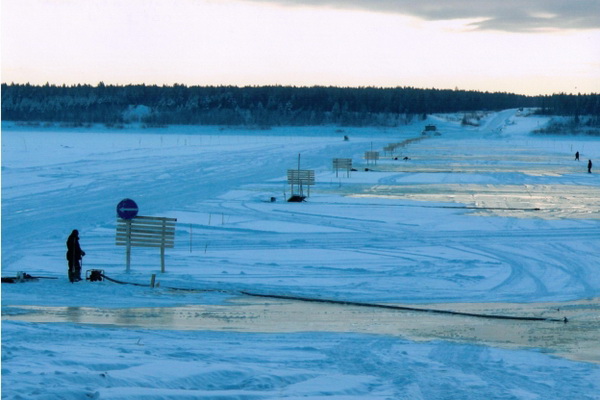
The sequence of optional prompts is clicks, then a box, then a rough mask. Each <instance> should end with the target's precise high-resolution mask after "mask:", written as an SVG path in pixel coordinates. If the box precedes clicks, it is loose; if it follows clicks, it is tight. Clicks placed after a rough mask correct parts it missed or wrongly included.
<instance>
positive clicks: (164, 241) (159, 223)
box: [116, 216, 177, 272]
mask: <svg viewBox="0 0 600 400" xmlns="http://www.w3.org/2000/svg"><path fill="white" fill-rule="evenodd" d="M176 223H177V218H166V217H143V216H138V217H135V218H132V219H121V218H119V219H117V235H116V244H117V246H126V247H127V249H126V251H127V254H126V256H127V265H126V268H127V272H129V266H130V260H131V247H157V248H160V256H161V263H160V267H161V268H160V270H161V272H165V249H166V248H173V247H174V246H175V224H176Z"/></svg>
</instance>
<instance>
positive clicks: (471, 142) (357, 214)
mask: <svg viewBox="0 0 600 400" xmlns="http://www.w3.org/2000/svg"><path fill="white" fill-rule="evenodd" d="M545 122H546V120H545V119H543V118H538V117H534V116H529V117H522V116H519V115H517V113H516V112H515V110H508V111H504V112H501V113H492V114H490V115H488V116H487V118H486V119H485V120H484V123H483V124H482V126H481V127H479V128H475V127H467V128H465V127H461V126H460V116H436V117H430V119H429V120H428V121H423V122H419V123H418V124H414V125H412V126H407V127H402V128H398V129H374V128H364V129H357V128H335V127H321V128H274V129H272V130H268V131H245V130H241V129H219V128H206V127H171V128H168V129H159V130H141V129H133V128H131V129H125V130H122V131H114V130H106V129H103V128H93V129H83V130H81V131H79V130H73V129H60V128H48V127H47V128H35V129H33V128H24V127H18V126H15V125H14V124H3V127H2V128H3V129H2V276H3V277H4V276H15V275H16V274H17V272H18V271H25V272H27V273H29V274H31V275H34V276H44V277H56V278H58V279H41V280H39V281H37V282H27V283H20V284H12V285H11V284H3V285H2V397H3V398H6V399H49V398H64V399H81V398H100V399H142V398H143V399H153V398H154V399H188V398H189V399H198V398H206V399H282V398H286V399H296V398H308V399H320V398H331V399H447V398H462V399H488V398H492V399H564V398H578V399H598V398H600V395H599V394H598V393H600V383H598V382H600V367H599V365H598V364H599V362H600V356H599V354H600V345H597V344H595V343H599V342H598V340H600V305H599V301H598V297H600V296H599V295H600V274H598V265H599V264H600V254H599V253H598V248H600V224H599V222H600V221H599V220H600V213H599V212H598V206H599V202H600V178H599V177H598V175H597V174H595V173H593V174H588V173H587V168H586V164H587V160H588V159H592V160H594V159H599V160H600V141H599V140H597V139H596V140H595V139H590V138H581V137H536V136H532V135H531V134H530V132H531V130H533V129H535V128H536V127H538V126H540V125H542V124H544V123H545ZM430 123H433V124H436V125H437V126H438V129H439V131H440V132H441V136H434V135H432V136H429V137H422V136H421V134H420V133H421V130H422V129H423V126H424V125H426V124H430ZM344 135H347V136H349V137H350V140H349V141H343V140H342V138H343V136H344ZM414 138H418V139H419V140H410V139H414ZM391 143H406V144H405V145H404V146H402V147H399V148H398V149H397V150H396V152H395V154H394V155H393V157H390V156H389V155H386V157H383V158H382V159H380V160H379V161H377V164H376V165H375V164H369V165H366V162H365V160H363V158H362V157H363V154H364V152H365V151H370V150H376V151H381V152H382V156H383V151H382V149H383V147H385V146H388V145H389V144H391ZM575 151H579V152H580V153H581V159H582V160H581V161H579V162H577V161H574V159H573V158H574V153H575ZM298 154H300V155H301V159H300V161H301V167H302V169H314V170H315V173H316V185H315V186H313V187H311V189H310V197H309V198H308V199H307V200H308V201H307V202H305V203H287V202H285V201H284V200H285V198H287V197H289V195H290V188H289V185H288V184H287V183H286V171H287V169H294V168H297V163H298ZM404 156H407V157H409V158H410V159H409V160H403V157H404ZM395 157H397V158H398V160H395V159H394V158H395ZM333 158H352V160H353V164H354V166H355V168H356V169H357V171H354V172H351V174H350V177H347V176H346V174H345V173H344V172H340V173H339V174H337V176H336V173H335V172H334V171H333V170H332V166H331V165H332V159H333ZM599 163H600V161H599ZM365 168H369V171H365ZM272 197H274V198H275V199H276V201H275V202H271V201H270V199H271V198H272ZM123 198H132V199H134V200H135V201H136V202H137V204H138V205H139V207H140V215H150V216H168V217H175V218H177V220H178V222H177V232H176V246H175V248H174V249H167V250H166V273H164V274H161V273H160V256H159V250H158V249H143V248H134V249H133V252H132V253H133V254H132V266H131V272H130V273H125V266H124V263H125V250H124V248H122V247H117V246H115V227H116V216H115V214H116V212H115V207H116V205H117V203H118V202H119V201H120V200H122V199H123ZM75 228H77V229H79V230H80V232H81V245H82V247H83V249H84V250H85V251H86V253H87V255H86V257H85V259H84V270H87V269H91V268H94V269H103V270H104V272H105V274H106V275H107V276H109V277H111V278H114V279H117V280H120V281H126V282H134V283H140V284H144V285H147V284H149V282H150V276H151V274H154V273H155V274H157V275H158V277H157V280H158V281H159V282H160V287H159V288H154V289H151V288H149V287H143V286H132V285H118V284H115V283H112V282H108V281H103V282H80V283H77V284H70V283H69V282H68V280H67V276H66V260H65V259H64V258H65V255H64V253H65V250H66V249H65V244H64V242H65V240H66V238H67V236H68V234H69V233H70V232H71V230H72V229H75ZM169 287H171V288H186V289H195V290H194V291H181V290H171V289H169ZM242 291H246V292H252V293H257V294H276V295H286V296H289V295H292V296H303V297H312V298H322V299H333V300H340V301H353V302H368V303H383V304H404V305H411V306H414V307H435V308H438V309H452V310H459V311H464V310H467V311H473V310H476V311H481V312H484V313H487V314H489V313H496V314H497V313H500V314H518V315H527V316H543V317H546V316H551V317H552V318H554V317H556V318H562V317H568V318H569V323H567V324H563V323H556V322H547V321H543V322H527V323H525V322H523V323H520V322H514V321H513V322H493V321H487V320H481V319H473V318H466V317H460V318H461V319H460V320H458V319H454V318H458V317H449V316H436V315H428V314H420V313H407V312H401V311H394V312H390V311H385V312H384V311H382V310H378V309H361V310H356V309H353V308H348V307H346V306H339V305H337V306H331V305H321V304H316V303H308V304H307V303H302V302H300V303H299V302H293V301H283V300H272V299H259V298H253V297H248V296H243V295H242V294H240V292H242ZM548 302H551V303H548ZM435 303H438V304H435ZM507 303H510V304H507ZM432 304H433V305H432ZM190 307H191V308H190ZM194 307H196V308H194ZM328 307H329V308H328ZM174 310H175V311H174ZM181 315H183V317H182V316H181ZM48 319H49V320H51V321H56V322H43V321H47V320H48ZM182 319H184V320H185V326H182V325H181V320H182ZM475 320H476V321H475ZM36 321H37V322H36ZM457 326H459V327H460V329H459V328H457ZM596 339H597V340H596Z"/></svg>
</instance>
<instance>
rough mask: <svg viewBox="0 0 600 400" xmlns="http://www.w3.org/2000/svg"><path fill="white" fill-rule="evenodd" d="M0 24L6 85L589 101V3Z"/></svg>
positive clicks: (123, 5)
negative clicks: (337, 90)
mask: <svg viewBox="0 0 600 400" xmlns="http://www.w3.org/2000/svg"><path fill="white" fill-rule="evenodd" d="M567 5H568V6H567ZM1 18H2V20H1V22H2V27H1V29H2V37H1V39H2V43H1V45H2V77H1V78H2V82H6V83H11V82H16V83H26V82H30V83H34V84H43V83H46V82H50V83H54V84H63V83H65V84H76V83H90V84H93V85H95V84H97V83H98V82H100V81H103V82H105V83H107V84H109V83H113V84H127V83H146V84H159V85H162V84H169V85H170V84H173V83H184V84H187V85H240V86H244V85H276V84H277V85H297V86H312V85H336V86H385V87H394V86H415V87H423V88H429V87H436V88H455V87H458V88H460V89H468V90H487V91H507V92H515V93H525V94H551V93H558V92H567V93H577V92H582V93H590V92H596V93H600V0H520V1H516V0H502V1H500V0H489V1H486V0H444V1H439V0H419V1H414V0H410V1H409V0H348V1H341V0H329V1H317V0H177V1H175V0H2V16H1Z"/></svg>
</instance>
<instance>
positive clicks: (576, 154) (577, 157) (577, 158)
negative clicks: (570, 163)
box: [575, 152, 579, 161]
mask: <svg viewBox="0 0 600 400" xmlns="http://www.w3.org/2000/svg"><path fill="white" fill-rule="evenodd" d="M575 161H579V152H577V153H575Z"/></svg>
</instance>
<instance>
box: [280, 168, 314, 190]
mask: <svg viewBox="0 0 600 400" xmlns="http://www.w3.org/2000/svg"><path fill="white" fill-rule="evenodd" d="M287 178H288V183H289V184H290V186H291V190H292V195H294V194H295V192H294V186H296V187H297V188H298V190H299V191H298V193H297V194H299V195H300V196H304V193H303V188H304V185H306V186H308V197H310V186H312V185H314V184H315V171H314V170H312V169H288V171H287Z"/></svg>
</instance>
